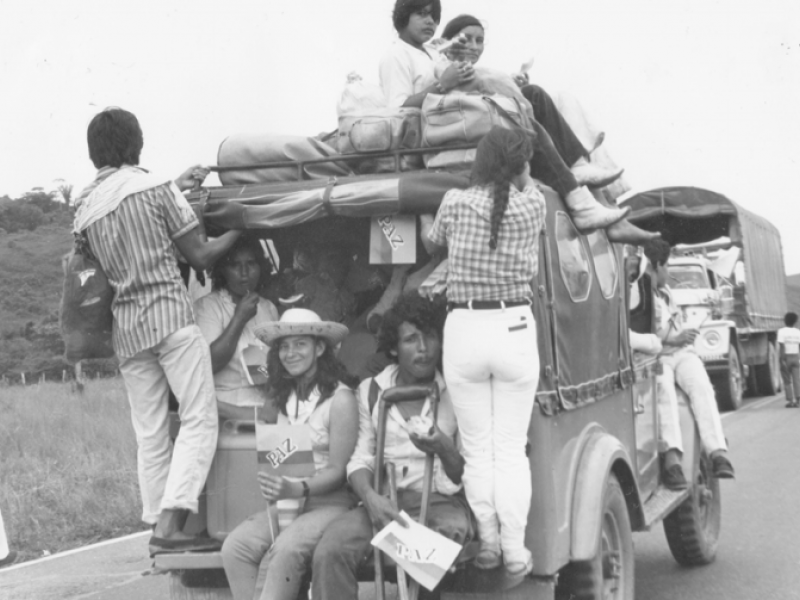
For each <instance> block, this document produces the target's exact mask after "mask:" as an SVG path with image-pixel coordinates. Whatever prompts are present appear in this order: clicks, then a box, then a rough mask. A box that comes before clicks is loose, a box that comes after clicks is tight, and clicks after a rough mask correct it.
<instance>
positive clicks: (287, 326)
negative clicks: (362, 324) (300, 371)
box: [255, 321, 350, 346]
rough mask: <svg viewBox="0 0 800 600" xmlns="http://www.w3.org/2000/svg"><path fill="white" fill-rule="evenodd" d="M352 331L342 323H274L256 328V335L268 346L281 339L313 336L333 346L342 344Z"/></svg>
mask: <svg viewBox="0 0 800 600" xmlns="http://www.w3.org/2000/svg"><path fill="white" fill-rule="evenodd" d="M349 333H350V330H349V329H348V328H347V327H346V326H345V325H342V324H341V323H334V322H333V321H321V322H319V323H289V322H283V323H282V322H280V321H273V322H272V323H265V324H264V325H261V326H260V327H258V328H256V330H255V334H256V336H257V337H258V339H260V340H261V341H262V342H264V343H265V344H266V345H267V346H272V343H273V342H274V341H275V340H277V339H280V338H283V337H287V336H290V335H312V336H314V337H320V338H323V339H325V340H327V341H328V342H329V343H330V344H331V345H332V346H335V345H337V344H338V343H340V342H341V341H342V340H344V338H346V337H347V334H349Z"/></svg>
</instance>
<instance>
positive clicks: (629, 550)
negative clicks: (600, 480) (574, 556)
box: [556, 473, 634, 600]
mask: <svg viewBox="0 0 800 600" xmlns="http://www.w3.org/2000/svg"><path fill="white" fill-rule="evenodd" d="M633 582H634V580H633V534H632V533H631V521H630V517H629V515H628V507H627V505H626V504H625V495H624V494H623V492H622V487H620V485H619V481H617V478H616V476H615V475H614V474H613V473H612V474H610V475H609V476H608V482H607V483H606V489H605V491H604V493H603V520H602V524H601V526H600V537H599V539H598V540H597V554H596V555H595V557H594V558H593V559H592V560H588V561H575V562H571V563H569V564H568V565H566V566H565V567H564V568H563V569H561V572H560V574H559V577H558V587H557V589H556V598H557V599H558V600H633Z"/></svg>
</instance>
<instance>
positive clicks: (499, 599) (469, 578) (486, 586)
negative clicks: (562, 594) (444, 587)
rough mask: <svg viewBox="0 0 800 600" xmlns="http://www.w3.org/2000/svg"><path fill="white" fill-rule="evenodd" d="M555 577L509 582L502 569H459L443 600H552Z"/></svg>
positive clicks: (554, 589)
mask: <svg viewBox="0 0 800 600" xmlns="http://www.w3.org/2000/svg"><path fill="white" fill-rule="evenodd" d="M555 593H556V578H555V577H525V578H523V579H520V578H512V577H509V576H508V575H506V573H505V569H502V568H500V569H492V570H490V571H482V570H480V569H475V568H470V569H459V571H458V573H457V574H456V576H455V579H454V581H453V584H452V585H451V586H449V589H448V591H443V592H442V600H553V598H555Z"/></svg>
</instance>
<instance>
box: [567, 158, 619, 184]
mask: <svg viewBox="0 0 800 600" xmlns="http://www.w3.org/2000/svg"><path fill="white" fill-rule="evenodd" d="M624 170H625V169H605V168H603V167H598V166H597V165H593V164H591V163H589V162H587V161H586V159H584V158H579V159H578V160H577V161H575V164H574V165H572V167H571V168H570V171H572V174H573V175H574V176H575V179H576V181H577V182H578V185H585V186H587V187H590V188H601V187H605V186H607V185H609V184H610V183H614V182H615V181H616V180H617V179H619V178H620V176H621V175H622V172H623V171H624Z"/></svg>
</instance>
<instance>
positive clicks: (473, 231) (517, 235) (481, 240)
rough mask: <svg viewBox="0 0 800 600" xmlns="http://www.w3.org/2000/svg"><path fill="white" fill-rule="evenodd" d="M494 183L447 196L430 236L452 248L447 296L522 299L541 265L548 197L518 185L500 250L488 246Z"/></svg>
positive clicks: (513, 191)
mask: <svg viewBox="0 0 800 600" xmlns="http://www.w3.org/2000/svg"><path fill="white" fill-rule="evenodd" d="M493 205H494V196H493V186H491V185H489V186H474V187H471V188H468V189H466V190H456V189H454V190H450V191H449V192H447V193H446V194H445V196H444V199H443V200H442V204H441V206H440V207H439V212H437V213H436V219H435V221H434V223H433V227H432V229H431V231H430V233H429V234H428V237H429V238H430V239H431V241H433V242H434V243H435V244H437V245H439V246H447V247H448V256H449V265H448V271H447V299H448V300H449V301H450V302H468V301H470V300H506V301H514V300H523V299H525V298H531V297H532V295H533V292H532V289H531V280H532V279H533V278H534V277H535V276H536V272H537V269H538V266H539V233H540V231H541V230H542V228H543V227H544V224H545V221H544V218H545V212H546V206H545V201H544V197H543V196H542V194H541V193H540V192H539V190H538V189H536V188H535V187H534V186H533V185H529V186H528V187H526V188H525V189H524V190H523V191H522V192H520V191H518V190H517V189H516V188H515V187H514V186H513V185H512V186H511V191H510V193H509V198H508V207H507V209H506V212H505V214H504V215H503V220H502V222H501V223H500V231H499V233H498V239H497V249H496V250H492V249H491V248H489V233H490V228H491V214H492V206H493Z"/></svg>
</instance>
